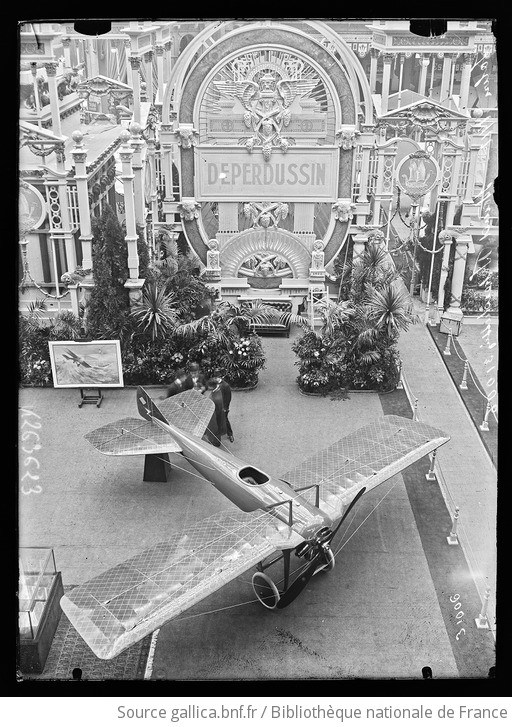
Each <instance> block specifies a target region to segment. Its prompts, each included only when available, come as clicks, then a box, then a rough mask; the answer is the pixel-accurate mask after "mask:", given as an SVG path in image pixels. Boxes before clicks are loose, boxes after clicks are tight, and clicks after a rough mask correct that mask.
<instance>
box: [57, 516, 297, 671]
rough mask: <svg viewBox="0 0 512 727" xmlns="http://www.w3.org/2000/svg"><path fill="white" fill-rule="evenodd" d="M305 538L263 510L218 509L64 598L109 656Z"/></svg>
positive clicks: (99, 651)
mask: <svg viewBox="0 0 512 727" xmlns="http://www.w3.org/2000/svg"><path fill="white" fill-rule="evenodd" d="M300 542H302V539H301V538H300V537H299V536H298V535H297V534H296V533H294V532H293V531H292V530H291V529H290V528H289V527H288V526H287V525H286V524H284V523H282V522H281V521H279V520H277V519H276V518H274V517H273V516H272V515H270V514H269V513H264V512H262V511H261V510H260V511H256V512H253V513H240V512H238V511H236V510H235V511H231V510H230V511H227V512H222V513H217V514H215V515H213V516H211V517H209V518H207V519H205V520H202V521H201V522H199V523H198V524H197V525H195V526H193V527H191V528H190V529H188V530H187V531H183V532H181V533H178V534H176V535H175V536H174V537H173V538H172V539H171V540H168V541H166V542H163V543H158V544H157V545H155V546H153V547H152V548H149V549H148V550H145V551H144V552H142V553H140V554H139V555H137V556H135V557H134V558H130V559H129V560H127V561H125V562H124V563H121V564H120V565H117V566H115V567H114V568H110V569H109V570H107V571H105V572H104V573H102V574H101V575H99V576H97V577H96V578H93V579H92V580H90V581H88V582H87V583H85V584H84V585H82V586H79V587H78V588H75V589H73V590H72V591H70V592H69V593H67V594H66V595H65V596H63V597H62V598H61V601H60V603H61V606H62V609H63V611H64V613H65V614H66V616H67V617H68V618H69V620H70V621H71V623H72V624H73V626H74V627H75V629H76V630H77V631H78V633H79V634H80V635H81V636H82V638H83V639H84V641H86V643H87V644H88V645H89V646H90V648H91V649H92V650H93V652H94V653H95V654H96V655H97V656H98V657H100V658H101V659H112V658H113V657H114V656H117V654H119V653H120V652H121V651H123V650H124V649H126V648H128V647H129V646H131V645H132V644H135V643H136V642H137V641H139V640H140V639H142V638H144V636H147V635H148V634H150V633H151V632H152V631H155V630H156V629H157V628H159V627H160V626H161V625H162V624H164V623H165V622H166V621H168V620H169V619H171V618H173V617H175V616H177V615H179V614H180V613H182V611H185V610H186V609H188V608H190V607H191V606H193V605H194V604H195V603H197V602H198V601H201V600H202V599H203V598H206V596H208V595H209V594H211V593H213V592H214V591H216V590H218V589H219V588H221V587H222V586H223V585H225V584H226V583H228V582H229V581H231V580H233V578H236V577H237V576H238V575H240V574H241V573H243V572H244V571H246V570H247V569H248V568H250V567H251V566H252V565H254V564H256V563H258V562H259V561H260V560H262V559H263V558H266V557H267V556H268V555H270V554H271V553H273V552H274V551H275V550H278V549H280V548H294V547H296V546H297V545H298V544H299V543H300Z"/></svg>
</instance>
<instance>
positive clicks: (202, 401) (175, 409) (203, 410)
mask: <svg viewBox="0 0 512 727" xmlns="http://www.w3.org/2000/svg"><path fill="white" fill-rule="evenodd" d="M214 411H215V404H214V403H213V401H212V400H211V399H210V397H209V396H208V395H204V394H201V393H200V392H199V391H196V390H195V389H189V390H188V391H182V392H181V393H180V394H175V395H174V396H169V397H168V398H167V399H165V400H164V401H162V402H160V414H161V415H162V416H163V417H165V420H166V421H167V422H169V424H173V425H174V426H176V427H179V428H180V429H181V430H182V431H184V432H186V433H187V434H194V435H195V436H196V437H202V436H203V434H204V433H205V430H206V427H207V426H208V424H209V422H210V419H211V418H212V415H213V413H214Z"/></svg>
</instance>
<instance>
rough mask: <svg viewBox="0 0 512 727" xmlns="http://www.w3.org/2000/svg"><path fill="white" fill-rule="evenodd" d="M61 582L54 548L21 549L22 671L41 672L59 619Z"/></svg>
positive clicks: (20, 635) (20, 628)
mask: <svg viewBox="0 0 512 727" xmlns="http://www.w3.org/2000/svg"><path fill="white" fill-rule="evenodd" d="M62 595H63V588H62V579H61V574H60V572H58V571H57V568H56V566H55V556H54V553H53V549H52V548H37V547H36V548H20V549H19V592H18V602H19V639H20V657H21V658H20V660H21V668H22V670H25V671H35V672H38V671H42V669H43V667H44V663H45V661H46V657H47V655H48V651H49V649H50V645H51V642H52V639H53V635H54V633H55V629H56V628H57V624H58V621H59V618H60V605H59V602H60V598H61V596H62Z"/></svg>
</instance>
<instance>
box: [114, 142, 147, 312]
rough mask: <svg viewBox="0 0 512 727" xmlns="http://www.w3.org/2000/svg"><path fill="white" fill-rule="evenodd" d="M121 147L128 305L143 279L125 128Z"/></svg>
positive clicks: (137, 297)
mask: <svg viewBox="0 0 512 727" xmlns="http://www.w3.org/2000/svg"><path fill="white" fill-rule="evenodd" d="M119 138H120V139H121V142H122V144H121V147H120V149H119V157H120V159H121V165H122V171H121V181H122V182H123V190H124V208H125V219H126V235H125V238H124V239H125V240H126V248H127V251H128V273H129V278H128V280H127V281H126V283H125V288H128V291H129V294H130V305H133V304H135V303H137V302H138V301H139V300H140V297H141V289H142V286H143V285H144V280H141V279H139V255H138V252H137V239H138V238H137V229H136V225H135V202H134V197H135V195H134V190H133V179H134V174H133V170H132V157H133V154H134V151H133V149H132V147H131V146H130V133H129V131H127V130H126V129H125V130H124V131H122V132H121V134H120V137H119Z"/></svg>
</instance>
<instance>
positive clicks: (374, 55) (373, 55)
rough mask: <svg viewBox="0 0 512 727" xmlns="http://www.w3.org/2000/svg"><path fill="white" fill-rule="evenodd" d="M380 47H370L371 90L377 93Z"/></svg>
mask: <svg viewBox="0 0 512 727" xmlns="http://www.w3.org/2000/svg"><path fill="white" fill-rule="evenodd" d="M379 53H380V51H379V49H378V48H370V92H371V93H375V85H376V83H377V63H378V62H379Z"/></svg>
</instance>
